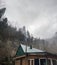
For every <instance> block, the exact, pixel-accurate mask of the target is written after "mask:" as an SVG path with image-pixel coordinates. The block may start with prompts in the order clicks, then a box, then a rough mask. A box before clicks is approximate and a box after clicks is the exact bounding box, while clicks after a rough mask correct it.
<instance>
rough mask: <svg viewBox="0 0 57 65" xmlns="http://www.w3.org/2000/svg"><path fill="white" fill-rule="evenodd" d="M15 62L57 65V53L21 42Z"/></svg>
mask: <svg viewBox="0 0 57 65" xmlns="http://www.w3.org/2000/svg"><path fill="white" fill-rule="evenodd" d="M14 62H15V65H57V55H56V54H51V53H48V52H46V51H43V50H39V49H36V48H32V46H27V45H23V44H20V46H19V47H18V50H17V52H16V56H15V57H14Z"/></svg>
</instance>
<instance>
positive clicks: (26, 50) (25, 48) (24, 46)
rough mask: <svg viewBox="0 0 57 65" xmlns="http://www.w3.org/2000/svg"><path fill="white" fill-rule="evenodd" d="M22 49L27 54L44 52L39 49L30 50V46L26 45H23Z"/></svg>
mask: <svg viewBox="0 0 57 65" xmlns="http://www.w3.org/2000/svg"><path fill="white" fill-rule="evenodd" d="M21 47H22V49H23V51H24V52H27V53H31V52H44V51H43V50H39V49H36V48H32V49H30V46H26V45H23V44H21Z"/></svg>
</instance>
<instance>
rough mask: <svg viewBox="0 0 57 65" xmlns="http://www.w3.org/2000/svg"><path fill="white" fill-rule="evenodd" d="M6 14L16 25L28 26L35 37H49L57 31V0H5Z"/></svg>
mask: <svg viewBox="0 0 57 65" xmlns="http://www.w3.org/2000/svg"><path fill="white" fill-rule="evenodd" d="M4 2H5V6H6V8H7V9H6V12H5V16H6V17H7V18H8V20H9V23H10V24H11V25H13V26H16V27H18V28H19V27H22V26H24V25H25V26H26V28H27V29H28V30H29V31H30V33H31V34H32V35H33V36H34V37H40V38H49V37H51V36H53V34H54V33H55V32H56V31H57V0H4Z"/></svg>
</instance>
